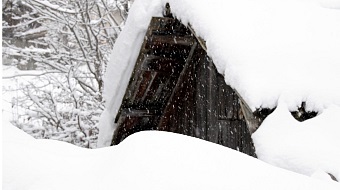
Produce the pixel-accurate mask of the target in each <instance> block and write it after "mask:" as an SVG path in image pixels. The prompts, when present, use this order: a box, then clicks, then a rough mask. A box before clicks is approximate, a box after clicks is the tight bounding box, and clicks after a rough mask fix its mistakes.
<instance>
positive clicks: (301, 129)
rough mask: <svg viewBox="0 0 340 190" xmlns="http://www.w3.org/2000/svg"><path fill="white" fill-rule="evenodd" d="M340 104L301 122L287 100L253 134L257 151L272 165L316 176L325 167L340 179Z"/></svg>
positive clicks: (325, 169) (261, 158)
mask: <svg viewBox="0 0 340 190" xmlns="http://www.w3.org/2000/svg"><path fill="white" fill-rule="evenodd" d="M339 116H340V107H338V106H332V107H329V108H328V109H325V110H324V112H323V113H322V114H320V115H318V116H317V117H315V118H312V119H310V120H306V121H304V122H299V121H297V120H295V119H294V118H293V116H292V115H291V114H290V112H289V111H288V109H287V105H286V104H285V103H284V102H281V101H280V103H279V106H278V107H277V108H276V110H275V111H274V112H273V113H272V114H271V115H269V116H268V117H267V118H266V119H265V120H264V122H263V124H262V125H261V127H260V128H259V129H258V130H257V131H256V132H255V133H254V134H253V135H252V138H253V140H254V144H255V147H256V154H257V156H258V158H259V159H260V160H263V161H265V162H267V163H269V164H272V165H275V166H278V167H281V168H285V169H288V170H291V171H295V172H298V173H301V174H304V175H308V176H312V175H313V174H314V173H315V172H317V171H319V170H321V171H323V172H327V173H331V174H332V175H334V176H335V177H336V178H337V179H340V138H339V137H340V127H339V123H340V120H339Z"/></svg>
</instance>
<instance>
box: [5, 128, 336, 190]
mask: <svg viewBox="0 0 340 190" xmlns="http://www.w3.org/2000/svg"><path fill="white" fill-rule="evenodd" d="M3 132H4V134H5V135H4V139H3V146H4V149H3V189H5V190H9V189H25V190H39V189H43V190H45V189H63V190H67V189H82V190H86V189H89V190H90V189H91V190H93V189H100V190H104V189H155V190H156V189H157V190H159V189H171V190H173V189H195V190H198V189H204V190H206V189H259V190H263V189H290V190H291V189H297V190H301V189H306V190H313V189H320V190H323V189H327V190H332V189H334V190H335V189H339V188H340V185H339V183H336V182H332V181H322V180H319V179H313V178H309V177H306V176H303V175H299V174H296V173H293V172H290V171H287V170H283V169H279V168H275V167H273V166H270V165H268V164H266V163H263V162H261V161H259V160H257V159H255V158H252V157H249V156H247V155H245V154H242V153H239V152H237V151H234V150H232V149H229V148H225V147H222V146H220V145H216V144H213V143H209V142H206V141H203V140H199V139H196V138H192V137H187V136H183V135H178V134H173V133H166V132H140V133H136V134H134V135H132V136H130V137H128V138H127V139H126V140H125V141H124V142H122V143H121V144H120V145H118V146H114V147H109V148H102V149H94V150H93V149H92V150H89V149H82V148H79V147H76V146H73V145H70V144H67V143H64V142H59V141H52V140H36V139H33V138H32V137H30V136H28V135H27V134H25V133H24V132H22V131H20V130H19V129H17V128H15V127H13V126H11V125H10V124H8V123H7V124H5V125H4V126H3Z"/></svg>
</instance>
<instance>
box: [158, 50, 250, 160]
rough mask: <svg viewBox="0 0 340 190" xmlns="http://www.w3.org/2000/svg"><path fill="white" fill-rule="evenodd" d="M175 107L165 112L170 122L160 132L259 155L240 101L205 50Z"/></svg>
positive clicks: (195, 60)
mask: <svg viewBox="0 0 340 190" xmlns="http://www.w3.org/2000/svg"><path fill="white" fill-rule="evenodd" d="M169 101H171V100H169ZM171 105H172V106H171V109H170V110H169V111H168V112H167V113H165V117H169V119H168V120H166V122H165V123H161V124H160V126H159V128H158V129H159V130H165V131H171V132H175V133H180V134H185V135H189V136H193V137H197V138H200V139H204V140H207V141H210V142H214V143H217V144H221V145H223V146H227V147H230V148H232V149H235V150H238V151H240V152H243V153H246V154H248V155H251V156H255V149H254V146H253V142H252V139H251V136H250V133H249V130H248V127H247V124H246V122H245V120H244V118H243V114H242V111H241V107H240V105H239V98H238V96H237V95H236V93H235V92H234V90H233V89H232V88H230V87H229V86H228V85H226V84H225V82H224V77H223V76H222V75H221V74H219V73H218V72H217V70H216V68H215V66H214V64H213V62H212V61H211V60H210V59H209V57H208V56H207V55H206V54H205V53H204V51H203V50H202V49H201V48H198V49H197V50H196V51H195V56H194V57H193V59H192V61H191V62H190V67H189V69H188V71H187V73H186V77H185V79H184V80H183V82H182V84H181V88H180V89H179V90H178V92H176V95H175V96H174V100H173V101H172V103H171ZM163 116H164V115H163Z"/></svg>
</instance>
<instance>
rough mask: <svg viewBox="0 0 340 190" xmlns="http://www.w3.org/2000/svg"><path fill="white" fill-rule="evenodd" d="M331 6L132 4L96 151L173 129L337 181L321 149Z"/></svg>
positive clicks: (327, 110)
mask: <svg viewBox="0 0 340 190" xmlns="http://www.w3.org/2000/svg"><path fill="white" fill-rule="evenodd" d="M167 3H169V5H170V6H171V10H170V6H165V5H166V4H167ZM339 4H340V3H339ZM337 6H338V4H337V3H336V2H325V1H321V0H320V1H319V0H315V1H305V0H294V1H293V0H288V1H283V0H274V1H273V0H256V1H252V0H238V1H231V0H230V1H229V0H214V1H209V2H206V1H195V0H167V1H166V0H137V1H135V3H134V5H133V7H132V9H131V11H130V13H129V18H128V20H127V22H126V26H125V28H124V30H123V31H122V33H121V34H120V36H119V38H118V40H117V42H116V44H115V47H114V51H113V54H112V55H111V62H110V63H109V64H108V66H107V71H106V76H105V88H104V98H105V99H106V101H107V103H106V109H105V111H104V112H103V114H102V116H101V122H100V134H99V141H98V147H103V146H109V145H113V144H118V143H120V142H121V141H123V139H125V138H126V137H127V136H129V135H131V134H133V133H135V132H138V131H142V130H162V131H171V132H176V133H181V134H185V135H189V136H193V137H198V138H201V139H204V140H208V141H211V142H214V143H218V144H221V145H224V146H227V147H230V148H233V149H236V150H239V151H241V152H244V153H246V154H248V155H252V156H255V152H256V156H257V157H258V158H259V159H261V160H263V161H266V162H268V163H271V164H274V165H277V166H279V167H283V168H286V169H290V170H293V171H297V172H299V173H303V174H306V175H312V174H313V172H314V171H316V170H317V169H318V168H319V169H320V168H321V170H322V171H325V172H327V173H331V174H333V175H334V176H335V177H336V178H337V179H339V178H340V176H339V175H340V171H339V170H338V169H337V168H340V167H338V166H340V162H339V161H336V160H340V154H339V153H340V152H335V153H334V152H331V151H326V150H331V149H332V150H335V149H339V148H340V138H338V136H339V135H340V129H339V127H332V126H336V125H337V124H336V121H337V117H336V115H339V114H340V108H339V107H340V85H339V83H340V54H339V52H340V20H339V18H340V11H339V8H340V6H338V7H337ZM307 119H308V120H307ZM305 120H307V121H305ZM257 128H258V129H257ZM255 130H256V132H254V131H255ZM253 132H254V133H253ZM320 138H321V139H325V140H320V141H315V139H320ZM326 139H327V140H326ZM306 147H309V148H306ZM325 147H327V148H326V149H325ZM315 151H316V152H318V154H314V153H313V152H315ZM324 155H328V156H327V157H325V156H324ZM292 157H294V161H292V159H290V158H292ZM334 158H336V159H334ZM338 158H339V159H338ZM306 160H307V161H306ZM320 160H323V161H322V162H320ZM301 163H304V164H301ZM320 163H322V164H320ZM302 165H303V166H302Z"/></svg>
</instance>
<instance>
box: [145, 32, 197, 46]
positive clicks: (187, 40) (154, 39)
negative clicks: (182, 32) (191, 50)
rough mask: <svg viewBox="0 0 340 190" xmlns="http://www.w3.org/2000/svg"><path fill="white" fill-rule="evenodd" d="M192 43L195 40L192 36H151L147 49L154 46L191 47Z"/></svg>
mask: <svg viewBox="0 0 340 190" xmlns="http://www.w3.org/2000/svg"><path fill="white" fill-rule="evenodd" d="M194 42H195V39H194V38H193V37H192V36H175V35H152V36H151V37H150V38H149V43H148V46H147V48H152V47H153V46H154V45H155V44H171V45H183V46H192V45H193V44H194Z"/></svg>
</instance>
